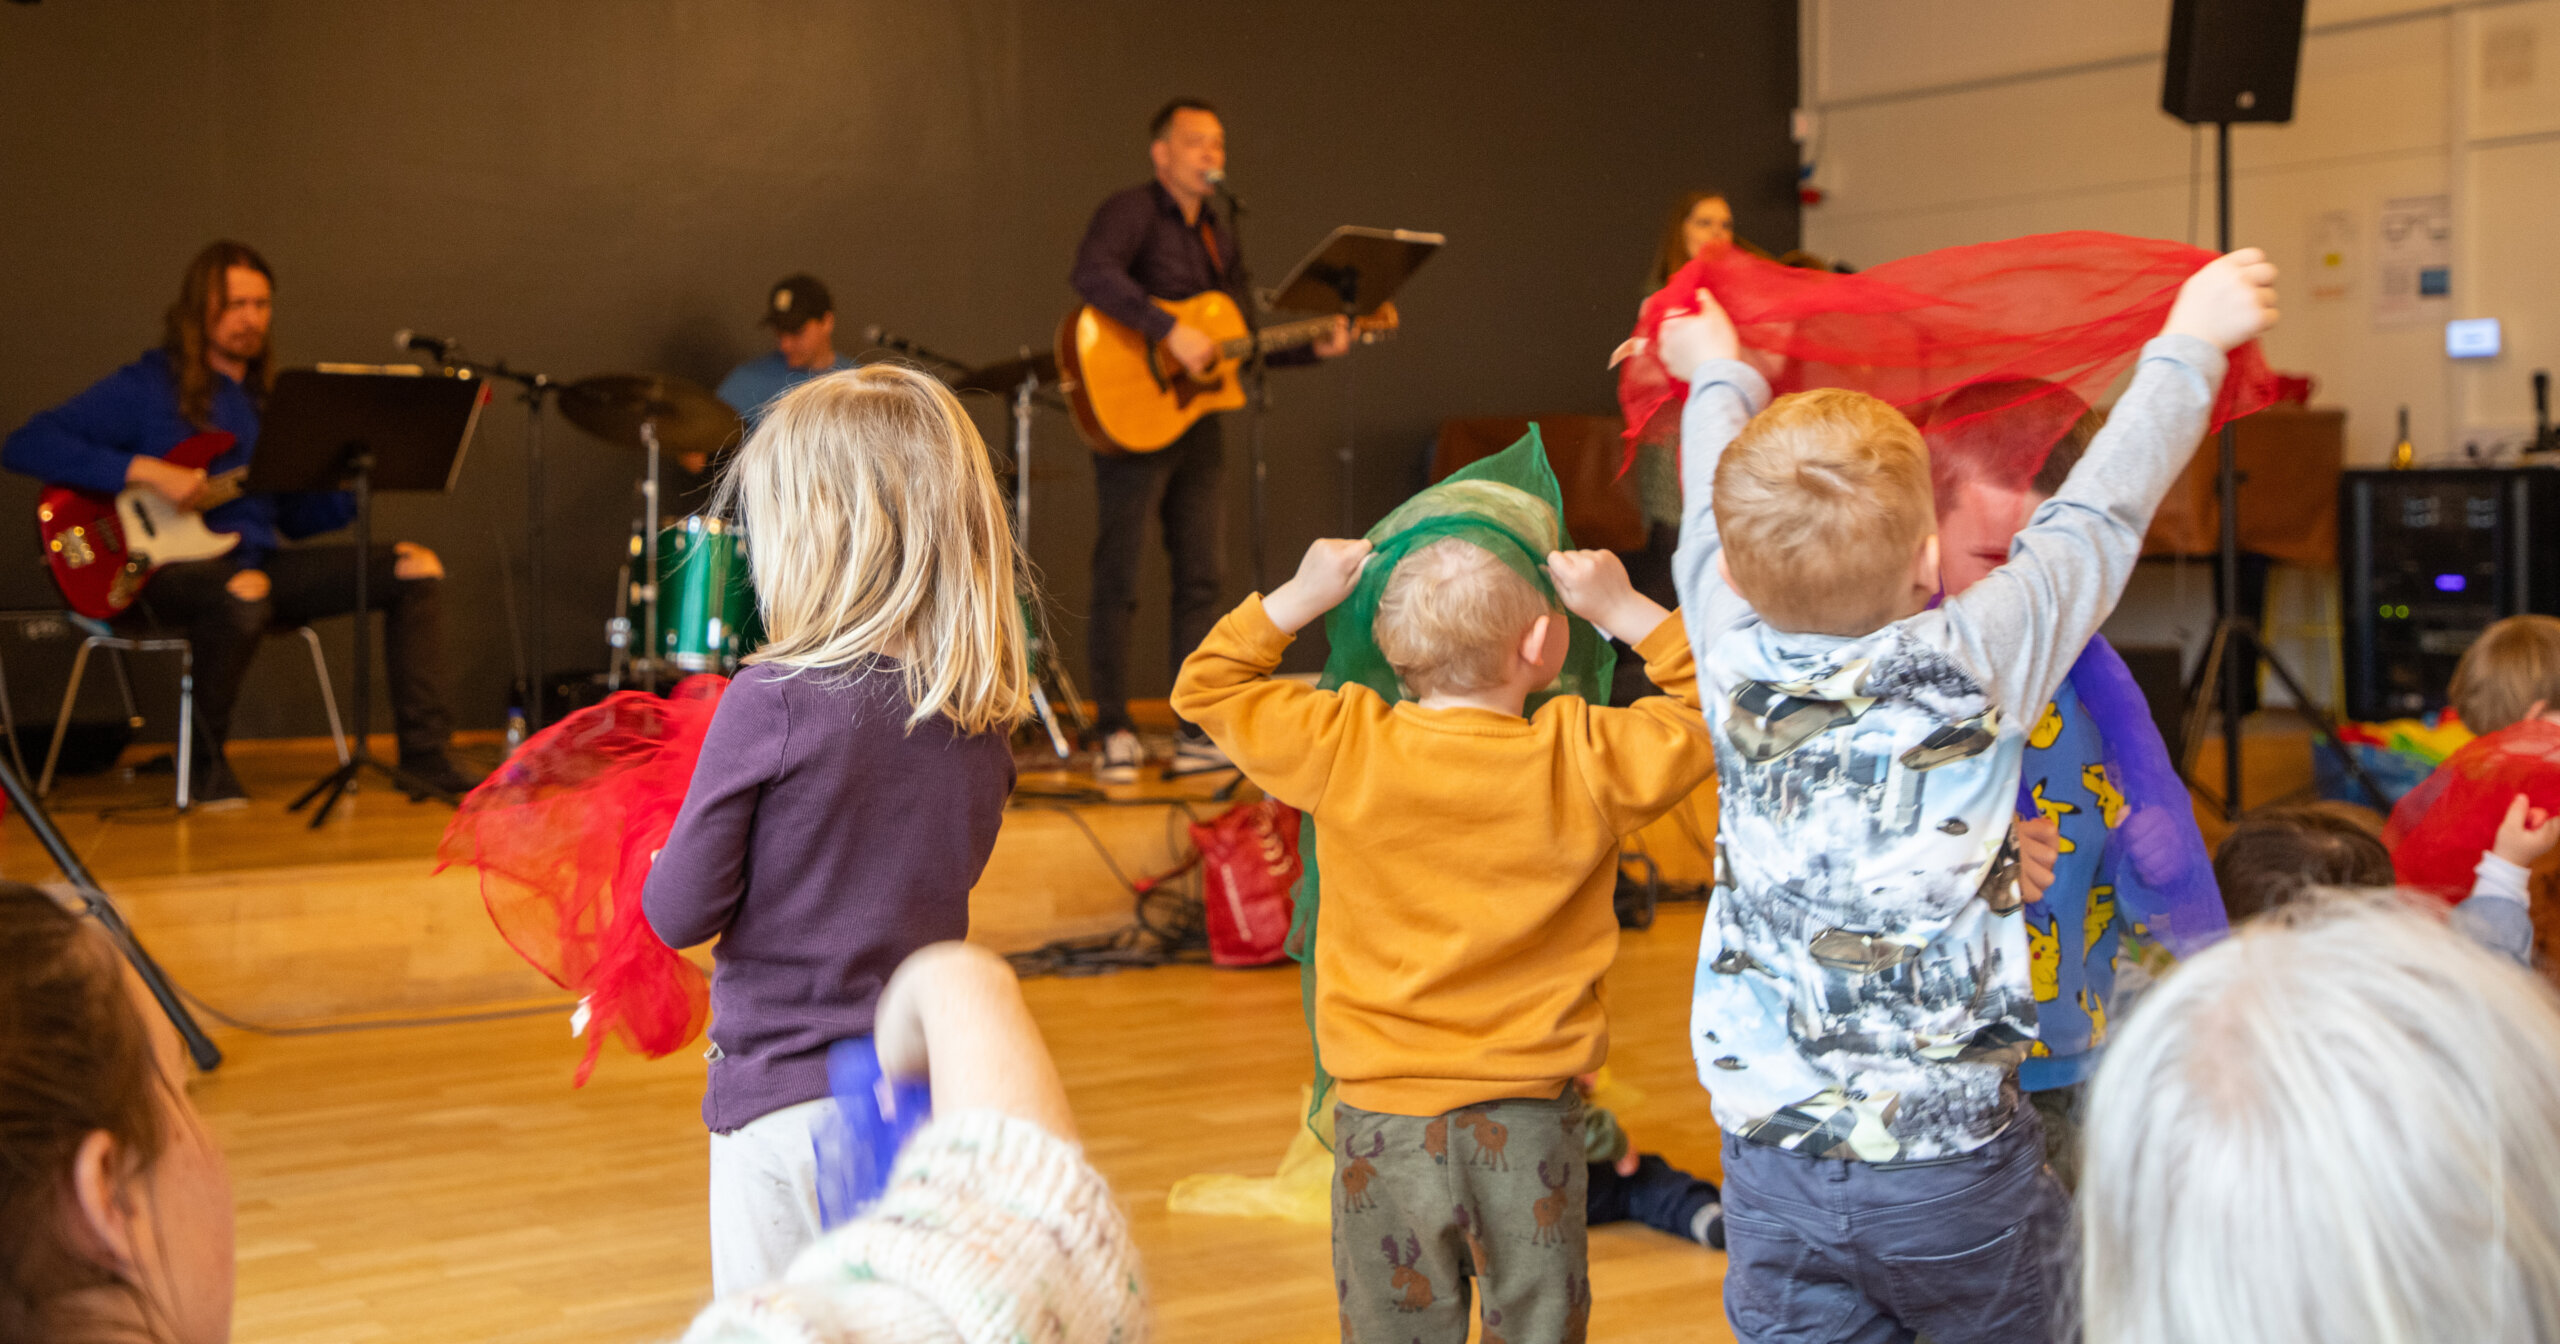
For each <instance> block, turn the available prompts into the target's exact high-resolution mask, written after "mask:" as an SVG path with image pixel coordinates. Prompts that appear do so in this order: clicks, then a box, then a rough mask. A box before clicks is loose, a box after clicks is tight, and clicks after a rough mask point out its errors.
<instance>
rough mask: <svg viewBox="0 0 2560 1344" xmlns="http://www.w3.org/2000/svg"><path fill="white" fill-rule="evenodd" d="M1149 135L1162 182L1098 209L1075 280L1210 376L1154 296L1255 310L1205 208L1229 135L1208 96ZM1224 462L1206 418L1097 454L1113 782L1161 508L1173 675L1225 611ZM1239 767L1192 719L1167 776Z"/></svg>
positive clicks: (1174, 109) (1108, 760) (1087, 297)
mask: <svg viewBox="0 0 2560 1344" xmlns="http://www.w3.org/2000/svg"><path fill="white" fill-rule="evenodd" d="M1147 130H1148V134H1149V139H1150V141H1151V143H1150V144H1149V145H1148V146H1147V154H1148V157H1149V158H1150V159H1151V160H1152V161H1153V162H1154V164H1155V178H1154V180H1153V181H1150V182H1147V183H1145V184H1144V185H1141V186H1135V187H1131V188H1129V189H1128V190H1126V191H1123V192H1120V193H1118V194H1116V195H1114V196H1112V197H1111V198H1110V199H1108V200H1106V201H1104V202H1103V203H1102V204H1101V206H1100V207H1099V208H1097V209H1095V211H1094V212H1093V222H1092V223H1090V224H1088V225H1086V226H1085V233H1084V243H1083V245H1082V246H1080V247H1078V248H1077V249H1076V265H1075V271H1074V273H1073V274H1072V275H1071V276H1070V277H1069V279H1070V282H1071V283H1073V284H1074V286H1075V288H1076V292H1077V293H1078V294H1080V295H1082V296H1083V297H1084V301H1085V302H1086V303H1089V304H1091V305H1093V307H1094V309H1095V310H1096V311H1098V312H1100V313H1101V314H1102V315H1103V316H1105V317H1108V318H1110V319H1112V320H1113V321H1115V322H1118V323H1119V324H1121V325H1122V326H1125V327H1128V328H1130V329H1131V330H1133V331H1136V332H1138V333H1140V334H1141V335H1144V336H1145V337H1146V338H1147V339H1149V340H1151V341H1154V342H1156V343H1157V344H1159V345H1161V346H1163V347H1164V349H1165V351H1166V352H1167V353H1168V354H1171V355H1172V356H1173V357H1174V358H1175V359H1178V360H1180V361H1181V362H1182V364H1183V367H1185V368H1187V369H1190V370H1191V371H1192V372H1193V373H1199V372H1201V371H1202V370H1204V369H1206V368H1208V367H1209V366H1210V365H1211V364H1213V363H1215V362H1216V361H1217V354H1218V351H1217V344H1216V342H1214V341H1212V340H1211V339H1210V338H1209V336H1208V335H1207V334H1206V333H1204V332H1202V331H1200V330H1199V329H1198V328H1196V327H1192V326H1189V325H1187V324H1185V323H1182V322H1178V321H1175V320H1174V317H1173V315H1172V314H1171V313H1168V312H1166V311H1165V310H1163V309H1161V308H1158V307H1157V306H1155V305H1154V304H1153V303H1150V302H1148V300H1149V299H1187V298H1191V297H1192V296H1194V295H1197V294H1201V293H1205V292H1206V291H1209V290H1212V289H1222V290H1225V291H1226V292H1227V293H1228V294H1230V295H1232V296H1233V297H1234V298H1235V301H1236V302H1237V303H1238V304H1239V305H1250V304H1252V302H1253V297H1252V296H1251V295H1249V294H1247V293H1246V292H1245V285H1244V274H1245V271H1244V258H1243V257H1242V255H1240V253H1239V252H1238V250H1237V247H1236V237H1235V231H1234V229H1233V228H1232V227H1230V224H1229V222H1228V221H1227V220H1225V219H1222V218H1220V216H1219V213H1218V212H1217V211H1215V210H1211V209H1209V208H1207V206H1208V202H1209V198H1210V196H1211V194H1212V192H1213V191H1214V190H1215V186H1214V185H1213V184H1215V183H1217V182H1219V181H1221V180H1223V178H1224V176H1225V173H1226V167H1227V133H1226V128H1225V127H1224V126H1222V125H1220V124H1219V121H1218V110H1217V109H1216V108H1214V107H1211V106H1210V105H1209V104H1208V103H1207V102H1206V101H1204V100H1202V99H1198V98H1176V99H1174V100H1173V101H1171V102H1169V103H1166V104H1165V105H1164V106H1163V107H1162V108H1160V109H1158V110H1157V112H1156V115H1155V120H1153V121H1151V122H1149V123H1148V126H1147ZM1350 346H1351V338H1350V328H1349V326H1348V324H1344V325H1343V326H1342V327H1341V328H1340V329H1338V330H1336V331H1335V332H1334V333H1333V334H1332V335H1331V336H1328V337H1326V338H1325V339H1324V340H1323V341H1321V342H1319V343H1317V344H1316V346H1315V347H1314V348H1313V350H1312V351H1308V350H1298V351H1291V352H1286V353H1281V354H1274V355H1272V356H1270V358H1269V362H1270V363H1272V364H1289V363H1301V362H1307V361H1310V360H1313V359H1317V358H1329V357H1331V356H1334V355H1338V354H1341V353H1342V352H1343V351H1344V350H1347V349H1349V348H1350ZM1224 456H1225V454H1224V448H1223V445H1222V441H1221V439H1220V437H1219V433H1218V421H1217V418H1216V417H1214V416H1203V417H1202V418H1201V420H1200V422H1199V423H1198V424H1195V425H1193V426H1192V427H1191V429H1190V430H1189V431H1188V432H1187V433H1185V434H1184V435H1183V436H1182V437H1181V438H1178V439H1176V440H1174V441H1173V442H1172V443H1170V444H1167V445H1166V446H1165V447H1164V448H1162V449H1160V450H1158V451H1156V452H1152V453H1145V454H1137V455H1114V454H1108V453H1096V454H1094V457H1093V475H1094V499H1095V503H1096V505H1097V512H1098V514H1099V517H1098V519H1097V522H1098V524H1099V525H1098V526H1097V527H1096V528H1095V531H1094V538H1093V626H1092V629H1091V630H1090V631H1089V632H1088V634H1087V639H1088V641H1089V642H1088V643H1087V645H1086V659H1087V663H1088V665H1089V670H1090V671H1091V673H1092V675H1093V697H1094V702H1095V706H1096V708H1097V711H1098V712H1097V714H1096V722H1095V725H1094V727H1095V731H1096V732H1098V733H1099V734H1101V737H1102V743H1101V747H1102V754H1101V758H1100V760H1099V761H1098V762H1097V764H1096V766H1095V769H1094V774H1095V777H1096V778H1098V779H1100V780H1101V781H1102V782H1103V783H1106V784H1126V783H1130V782H1132V781H1134V780H1136V779H1137V777H1138V766H1139V764H1140V762H1141V760H1142V759H1143V755H1144V753H1143V752H1142V751H1141V749H1140V747H1139V744H1138V734H1137V731H1136V726H1135V725H1134V724H1132V723H1131V722H1130V719H1129V688H1128V662H1129V621H1130V619H1131V618H1132V617H1134V616H1135V615H1137V612H1138V558H1139V553H1140V550H1141V543H1142V542H1143V541H1144V540H1145V537H1146V526H1147V514H1148V513H1149V512H1150V511H1153V512H1154V513H1156V515H1157V516H1158V517H1159V518H1160V519H1161V520H1162V522H1163V526H1164V547H1165V553H1166V555H1167V556H1168V557H1169V558H1170V559H1171V560H1172V562H1173V622H1172V625H1173V629H1172V640H1171V643H1170V646H1169V647H1168V648H1167V649H1166V653H1167V655H1168V658H1169V666H1170V667H1171V668H1172V669H1173V671H1175V672H1178V671H1180V669H1181V667H1182V660H1183V659H1185V658H1187V657H1189V656H1191V651H1192V650H1193V649H1195V648H1197V647H1199V644H1200V640H1201V637H1202V636H1204V635H1206V634H1207V633H1208V632H1209V626H1210V625H1211V624H1212V623H1213V622H1215V621H1216V620H1217V617H1218V613H1219V612H1220V611H1221V610H1223V607H1224V602H1225V598H1224V596H1223V595H1222V594H1221V592H1220V585H1221V584H1222V583H1223V582H1224V579H1225V560H1226V498H1225V496H1224V495H1223V494H1221V493H1220V490H1219V481H1220V477H1221V476H1222V475H1223V472H1224ZM1168 676H1170V673H1169V674H1168ZM1227 768H1228V761H1227V758H1226V754H1225V753H1223V752H1221V751H1219V750H1218V748H1217V746H1216V744H1214V743H1212V742H1210V741H1209V739H1208V738H1207V737H1206V736H1204V735H1203V734H1202V733H1201V732H1200V730H1198V729H1197V728H1194V727H1192V726H1191V725H1190V724H1187V723H1186V724H1183V725H1182V726H1181V731H1180V733H1179V735H1178V736H1177V737H1176V739H1175V742H1174V756H1173V764H1172V765H1171V766H1170V767H1168V768H1167V770H1166V772H1165V773H1166V774H1168V775H1185V774H1196V773H1199V772H1202V771H1207V770H1223V769H1227Z"/></svg>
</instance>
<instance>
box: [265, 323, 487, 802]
mask: <svg viewBox="0 0 2560 1344" xmlns="http://www.w3.org/2000/svg"><path fill="white" fill-rule="evenodd" d="M487 386H488V385H487V384H486V383H484V382H482V381H481V380H479V379H476V378H442V377H417V376H409V375H403V374H390V373H323V372H320V371H318V370H315V369H287V370H286V371H285V372H284V373H283V374H281V375H279V376H278V377H277V379H276V386H275V390H274V391H273V392H272V393H270V394H269V395H268V399H267V412H266V420H265V423H264V424H263V425H262V426H261V427H260V429H259V432H258V448H257V455H256V456H255V457H253V458H251V459H250V462H249V479H248V480H247V481H246V482H244V483H243V484H244V485H245V486H246V488H247V489H249V490H253V491H262V492H275V493H284V492H291V491H307V490H339V489H350V490H353V491H354V492H355V497H356V520H355V534H356V537H355V542H356V563H355V598H356V631H355V656H354V658H353V659H352V660H351V663H352V665H353V667H354V671H355V697H354V699H355V733H354V737H355V742H354V744H353V750H352V751H350V752H349V753H348V755H347V763H346V764H344V765H342V766H339V767H338V768H337V769H335V770H332V771H330V772H329V773H328V774H326V775H323V776H321V777H320V779H319V780H318V781H317V782H315V783H313V784H312V786H311V787H310V788H308V789H305V790H303V792H302V796H301V797H299V798H296V799H294V800H293V803H292V805H291V807H289V808H288V809H287V810H288V811H294V812H299V811H301V810H302V808H303V807H304V805H306V804H308V803H309V802H310V801H311V800H312V799H314V798H320V800H321V801H320V808H319V810H318V811H317V812H314V813H313V814H312V816H311V825H312V828H313V829H314V830H317V829H318V828H319V826H320V824H321V823H322V822H324V821H327V820H328V819H329V811H330V809H331V808H334V807H336V806H337V805H338V799H339V798H340V797H342V796H344V795H345V794H346V793H347V792H348V791H349V790H351V789H353V788H355V786H356V780H357V777H358V776H360V775H361V774H363V773H364V770H365V768H366V767H368V766H370V767H372V768H373V769H375V770H379V771H381V772H382V773H383V774H384V775H385V776H387V777H389V778H390V780H391V781H392V782H393V783H395V784H398V785H399V786H400V787H401V788H403V789H405V790H407V791H409V792H410V793H413V794H423V795H426V796H429V797H434V798H440V799H442V800H444V801H445V802H448V803H458V802H460V801H461V800H460V799H458V798H456V797H454V796H453V795H452V794H450V793H447V792H445V791H444V790H443V789H440V788H437V787H436V786H435V785H432V784H429V783H428V782H427V781H425V780H423V779H420V778H418V777H417V776H415V775H412V774H409V773H408V772H407V771H404V770H402V769H400V768H399V767H397V766H394V765H388V764H385V763H384V762H381V761H378V760H375V759H374V758H373V753H372V751H371V749H370V747H369V742H370V739H371V730H372V728H373V719H372V717H371V716H372V711H373V705H372V698H373V697H372V691H373V623H372V608H371V606H370V605H369V598H370V596H371V594H370V593H369V592H368V591H367V582H368V578H369V574H370V571H371V570H372V568H373V492H374V491H376V490H422V491H437V492H442V491H446V490H450V489H452V488H453V483H454V481H455V479H456V478H458V477H459V476H460V475H461V474H462V450H463V449H464V448H465V447H467V446H469V444H470V442H471V432H472V429H473V428H474V427H475V426H476V425H477V424H478V423H479V420H480V407H481V406H482V405H483V404H484V403H485V402H486V401H487V396H486V395H485V393H486V389H487ZM324 793H325V794H326V795H328V796H327V797H325V798H322V797H321V795H322V794H324Z"/></svg>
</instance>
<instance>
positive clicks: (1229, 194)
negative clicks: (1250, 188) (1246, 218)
mask: <svg viewBox="0 0 2560 1344" xmlns="http://www.w3.org/2000/svg"><path fill="white" fill-rule="evenodd" d="M1200 176H1201V177H1202V179H1204V180H1205V181H1207V182H1208V184H1209V190H1210V191H1211V192H1212V193H1214V194H1215V195H1216V196H1217V198H1218V199H1219V200H1222V201H1225V202H1226V203H1227V208H1228V209H1229V210H1240V209H1242V208H1244V202H1242V201H1239V200H1237V199H1236V194H1235V192H1234V191H1232V190H1230V189H1229V188H1228V186H1227V170H1226V169H1224V168H1212V169H1210V170H1209V171H1207V172H1205V173H1202V174H1201V175H1200Z"/></svg>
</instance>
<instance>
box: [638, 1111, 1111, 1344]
mask: <svg viewBox="0 0 2560 1344" xmlns="http://www.w3.org/2000/svg"><path fill="white" fill-rule="evenodd" d="M1146 1337H1147V1300H1146V1291H1145V1289H1144V1288H1143V1287H1142V1286H1141V1285H1140V1283H1139V1280H1138V1253H1137V1248H1136V1247H1135V1246H1134V1245H1133V1244H1132V1243H1131V1242H1130V1240H1129V1224H1128V1220H1127V1219H1126V1218H1125V1217H1123V1216H1122V1215H1121V1212H1120V1206H1119V1204H1118V1203H1116V1202H1115V1201H1114V1200H1113V1199H1112V1197H1111V1187H1110V1186H1108V1185H1107V1184H1105V1183H1104V1182H1103V1179H1102V1176H1101V1174H1100V1173H1099V1172H1096V1171H1095V1170H1094V1169H1093V1168H1092V1167H1090V1166H1088V1165H1086V1164H1085V1161H1084V1158H1083V1156H1082V1154H1081V1153H1080V1152H1079V1151H1078V1150H1077V1148H1076V1146H1075V1145H1074V1144H1071V1143H1068V1142H1066V1141H1065V1140H1063V1139H1060V1138H1059V1137H1057V1136H1056V1135H1054V1134H1051V1133H1050V1132H1048V1131H1047V1130H1045V1129H1042V1128H1040V1127H1039V1126H1038V1125H1035V1124H1032V1123H1030V1122H1029V1121H1027V1120H1020V1119H1016V1118H1014V1117H1012V1116H1007V1115H1003V1114H1000V1113H998V1112H994V1111H962V1112H958V1113H955V1114H952V1115H948V1116H944V1117H941V1118H939V1119H936V1120H935V1121H934V1122H933V1123H932V1124H930V1125H927V1126H926V1127H925V1128H923V1129H921V1130H919V1131H917V1132H916V1135H915V1137H914V1138H913V1139H912V1140H910V1141H909V1142H908V1144H907V1147H906V1150H905V1151H904V1152H903V1153H901V1154H899V1156H898V1164H897V1168H896V1170H895V1171H894V1172H893V1173H892V1174H891V1176H890V1178H889V1188H888V1190H887V1191H885V1192H884V1193H883V1194H882V1195H881V1197H880V1202H879V1203H878V1204H876V1205H874V1206H872V1208H871V1210H870V1212H868V1213H866V1214H864V1215H863V1216H862V1217H860V1218H858V1219H855V1220H854V1221H853V1222H851V1223H848V1224H846V1225H844V1226H843V1227H840V1228H837V1229H836V1230H835V1231H833V1232H831V1233H829V1234H827V1235H826V1236H825V1237H823V1238H820V1239H819V1241H818V1243H817V1244H816V1245H814V1246H812V1247H810V1248H809V1249H808V1250H806V1251H803V1252H801V1254H800V1258H799V1259H797V1260H794V1261H793V1262H792V1263H791V1269H790V1270H789V1272H787V1273H785V1274H784V1275H783V1276H782V1280H781V1281H780V1282H778V1283H774V1284H769V1285H767V1286H765V1287H763V1288H760V1289H757V1290H756V1291H754V1292H751V1293H746V1294H743V1295H740V1296H737V1297H732V1298H730V1299H728V1300H727V1301H723V1302H717V1303H714V1304H712V1306H711V1307H710V1308H708V1309H707V1310H705V1311H704V1312H703V1313H702V1315H700V1316H699V1317H696V1318H695V1320H694V1322H693V1327H692V1328H691V1329H690V1330H688V1331H686V1332H685V1336H684V1344H784V1342H785V1341H789V1342H790V1344H928V1342H929V1344H1141V1341H1143V1340H1145V1339H1146Z"/></svg>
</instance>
